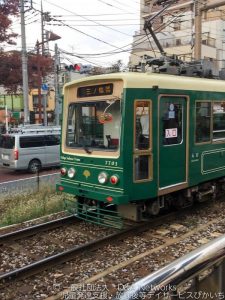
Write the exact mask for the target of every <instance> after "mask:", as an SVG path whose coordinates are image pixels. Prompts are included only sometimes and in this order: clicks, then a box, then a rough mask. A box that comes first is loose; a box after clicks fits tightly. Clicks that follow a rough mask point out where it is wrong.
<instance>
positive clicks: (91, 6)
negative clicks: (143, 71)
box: [12, 0, 140, 66]
mask: <svg viewBox="0 0 225 300" xmlns="http://www.w3.org/2000/svg"><path fill="white" fill-rule="evenodd" d="M42 3H43V11H44V12H46V11H48V12H50V13H51V16H52V17H53V18H54V20H53V21H51V22H50V23H49V24H48V25H47V26H46V28H45V29H46V30H50V31H53V32H54V33H56V34H58V35H59V36H61V39H60V40H58V41H57V44H58V46H59V48H60V49H63V50H66V51H68V52H70V53H74V54H75V55H77V56H82V57H83V58H84V59H81V58H77V57H73V56H69V55H66V54H63V55H62V58H63V59H64V61H65V62H66V63H69V62H71V63H83V64H89V63H91V64H93V65H94V64H95V65H104V66H106V65H107V66H108V65H110V64H112V63H113V62H116V61H117V60H118V59H122V60H123V62H124V63H127V62H128V57H129V53H128V52H125V53H120V54H117V55H115V54H114V55H112V54H111V55H110V56H109V55H108V54H101V53H105V52H106V53H108V52H114V51H116V52H118V51H119V52H120V51H121V47H124V46H127V47H125V48H123V49H122V50H124V49H125V50H129V49H130V46H131V43H132V40H133V39H132V36H133V34H134V32H135V31H137V30H139V28H140V25H139V23H140V17H139V16H140V0H64V1H62V0H42ZM33 7H34V9H36V10H40V9H41V0H33ZM25 16H26V24H27V25H26V37H27V39H26V40H27V49H28V50H30V49H32V48H34V46H35V43H36V41H37V39H38V40H39V41H40V40H41V22H40V13H38V11H35V10H31V11H29V12H27V13H26V15H25ZM81 25H82V26H81ZM100 25H102V26H100ZM12 28H13V30H14V31H16V32H18V33H20V19H18V20H17V21H16V22H14V23H13V27H12ZM54 43H55V42H50V49H52V50H53V49H54ZM20 45H21V41H20V37H19V38H18V40H17V47H20ZM93 54H101V55H99V56H93Z"/></svg>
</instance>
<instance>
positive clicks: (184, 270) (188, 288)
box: [114, 235, 225, 300]
mask: <svg viewBox="0 0 225 300" xmlns="http://www.w3.org/2000/svg"><path fill="white" fill-rule="evenodd" d="M114 299H120V300H134V299H167V300H170V299H171V300H175V299H176V300H177V299H189V300H193V299H206V300H207V299H225V235H223V236H221V237H219V238H217V239H215V240H212V241H211V242H209V243H207V244H206V245H204V246H201V247H200V248H198V249H196V250H194V251H192V252H191V253H189V254H187V255H185V256H183V257H181V258H179V259H177V260H175V261H174V262H172V263H170V264H169V265H167V266H165V267H164V268H162V269H160V270H158V271H156V272H154V273H152V274H150V275H148V276H146V277H144V278H143V279H141V280H139V281H137V282H136V283H134V284H132V285H131V286H130V287H129V288H128V289H126V290H125V291H122V293H120V294H119V293H118V294H117V296H116V297H115V298H114Z"/></svg>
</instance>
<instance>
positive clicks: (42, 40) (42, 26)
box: [41, 1, 45, 55]
mask: <svg viewBox="0 0 225 300" xmlns="http://www.w3.org/2000/svg"><path fill="white" fill-rule="evenodd" d="M44 39H45V38H44V13H43V6H42V1H41V54H42V55H44V51H45V47H44V42H45V41H44Z"/></svg>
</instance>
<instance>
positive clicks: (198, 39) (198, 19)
mask: <svg viewBox="0 0 225 300" xmlns="http://www.w3.org/2000/svg"><path fill="white" fill-rule="evenodd" d="M203 2H204V3H203ZM202 3H203V5H202ZM223 5H225V1H222V0H219V1H213V4H212V3H208V1H207V2H205V1H204V0H195V2H194V10H195V45H194V46H195V48H194V49H195V55H194V56H195V60H200V59H201V56H202V52H201V47H202V12H203V11H207V10H209V9H214V8H217V7H220V6H223Z"/></svg>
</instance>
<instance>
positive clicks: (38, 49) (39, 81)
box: [36, 41, 42, 124]
mask: <svg viewBox="0 0 225 300" xmlns="http://www.w3.org/2000/svg"><path fill="white" fill-rule="evenodd" d="M36 47H37V75H38V123H39V124H41V123H42V101H41V100H42V95H41V84H42V74H41V66H40V59H41V58H40V48H39V47H40V43H39V41H37V43H36Z"/></svg>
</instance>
